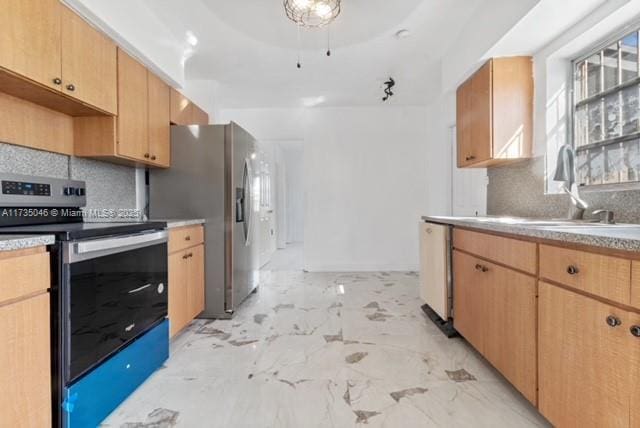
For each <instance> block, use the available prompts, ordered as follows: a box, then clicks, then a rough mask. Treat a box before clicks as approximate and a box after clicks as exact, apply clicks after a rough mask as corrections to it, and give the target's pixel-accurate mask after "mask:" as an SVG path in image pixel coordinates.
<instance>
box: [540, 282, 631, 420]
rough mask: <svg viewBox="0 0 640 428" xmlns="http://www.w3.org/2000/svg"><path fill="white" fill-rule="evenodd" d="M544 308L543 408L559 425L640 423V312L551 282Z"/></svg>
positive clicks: (544, 286)
mask: <svg viewBox="0 0 640 428" xmlns="http://www.w3.org/2000/svg"><path fill="white" fill-rule="evenodd" d="M539 311H540V312H539V326H538V337H539V343H538V347H539V362H538V364H539V376H540V385H539V389H540V390H539V400H540V401H539V409H540V412H541V413H542V414H543V415H544V416H545V417H546V418H547V419H548V420H549V421H550V422H551V423H552V424H553V425H555V426H558V427H629V426H631V427H638V426H640V425H639V424H640V416H639V414H638V410H637V407H638V404H637V403H638V399H640V390H639V388H640V387H639V385H640V382H639V381H640V379H639V378H638V377H639V376H638V375H639V373H638V371H639V370H640V358H639V354H640V339H638V338H636V337H634V336H633V335H632V334H631V331H630V329H631V327H632V325H633V324H632V323H633V322H634V321H635V322H636V324H637V323H638V321H640V316H638V315H634V314H631V313H629V312H626V311H624V310H622V309H619V308H617V307H615V306H611V305H607V304H605V303H601V302H599V301H598V300H595V299H592V298H590V297H586V296H583V295H581V294H578V293H575V292H572V291H569V290H566V289H564V288H560V287H557V286H554V285H551V284H548V283H545V282H540V283H539ZM632 398H634V399H635V401H634V400H633V399H632ZM632 410H633V413H631V412H632ZM630 420H631V423H630Z"/></svg>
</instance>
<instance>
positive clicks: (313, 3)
mask: <svg viewBox="0 0 640 428" xmlns="http://www.w3.org/2000/svg"><path fill="white" fill-rule="evenodd" d="M340 2H341V0H284V9H285V11H286V12H287V17H288V18H289V19H290V20H292V21H293V22H295V23H296V24H298V25H299V26H302V27H309V28H320V27H325V26H327V25H329V24H331V23H332V22H333V21H334V20H335V19H336V18H337V17H338V15H340Z"/></svg>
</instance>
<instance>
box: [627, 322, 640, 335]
mask: <svg viewBox="0 0 640 428" xmlns="http://www.w3.org/2000/svg"><path fill="white" fill-rule="evenodd" d="M629 331H630V332H631V334H632V335H634V336H635V337H640V325H634V326H632V327H631V328H630V329H629Z"/></svg>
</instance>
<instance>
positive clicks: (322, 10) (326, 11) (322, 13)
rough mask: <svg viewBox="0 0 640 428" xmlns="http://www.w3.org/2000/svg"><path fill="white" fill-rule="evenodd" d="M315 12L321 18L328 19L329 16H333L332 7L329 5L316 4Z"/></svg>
mask: <svg viewBox="0 0 640 428" xmlns="http://www.w3.org/2000/svg"><path fill="white" fill-rule="evenodd" d="M313 11H314V12H315V13H316V15H318V16H319V17H320V18H326V17H327V16H329V15H331V6H329V5H328V4H327V3H323V2H318V3H316V4H315V6H313Z"/></svg>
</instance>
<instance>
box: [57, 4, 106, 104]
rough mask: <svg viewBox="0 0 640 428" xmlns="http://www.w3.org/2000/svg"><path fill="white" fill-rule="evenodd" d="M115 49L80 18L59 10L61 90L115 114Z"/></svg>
mask: <svg viewBox="0 0 640 428" xmlns="http://www.w3.org/2000/svg"><path fill="white" fill-rule="evenodd" d="M117 71H118V66H117V47H116V45H115V44H114V43H113V42H112V41H111V40H110V39H109V38H107V37H106V36H104V35H103V34H102V33H100V32H99V31H97V30H96V29H94V28H93V27H91V26H90V25H89V24H88V23H87V22H85V21H84V20H83V19H82V18H81V17H80V16H78V15H77V14H76V13H74V12H73V11H71V10H70V9H68V8H66V7H62V81H63V82H62V85H61V88H62V91H63V92H64V93H66V94H67V95H69V96H72V97H74V98H76V99H78V100H80V101H83V102H85V103H87V104H90V105H92V106H94V107H97V108H99V109H101V110H104V111H105V112H108V113H111V114H114V115H115V114H117V112H118V101H117V100H118V98H117V96H118V90H117Z"/></svg>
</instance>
